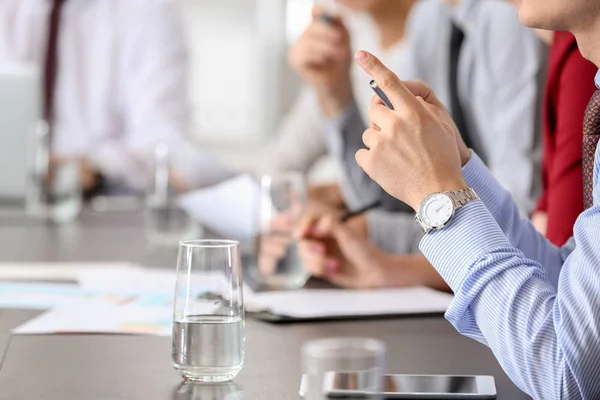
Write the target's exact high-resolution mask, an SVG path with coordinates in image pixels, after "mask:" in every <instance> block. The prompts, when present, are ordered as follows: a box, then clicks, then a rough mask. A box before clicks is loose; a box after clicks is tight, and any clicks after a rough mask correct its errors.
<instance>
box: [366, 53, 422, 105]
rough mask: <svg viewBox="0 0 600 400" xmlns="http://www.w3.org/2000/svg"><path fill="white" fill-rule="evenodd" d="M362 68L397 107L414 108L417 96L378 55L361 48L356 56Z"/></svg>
mask: <svg viewBox="0 0 600 400" xmlns="http://www.w3.org/2000/svg"><path fill="white" fill-rule="evenodd" d="M354 59H355V60H356V62H357V63H358V65H360V66H361V68H362V69H363V70H364V71H365V72H366V73H367V74H369V76H371V78H373V79H374V80H375V82H377V85H379V87H380V88H381V90H383V91H384V92H385V94H386V95H387V96H388V97H389V99H390V100H391V102H392V104H394V106H395V108H396V109H398V108H401V107H405V108H412V107H415V106H416V104H417V102H416V99H415V96H414V95H413V94H412V93H411V92H410V90H408V89H407V88H406V86H404V84H403V83H402V81H400V79H399V78H398V77H397V76H396V74H394V73H393V72H392V71H390V70H389V69H388V68H387V67H386V66H385V65H383V63H382V62H381V61H379V59H378V58H377V57H375V56H374V55H372V54H371V53H369V52H367V51H364V50H361V51H359V52H358V53H356V55H355V56H354Z"/></svg>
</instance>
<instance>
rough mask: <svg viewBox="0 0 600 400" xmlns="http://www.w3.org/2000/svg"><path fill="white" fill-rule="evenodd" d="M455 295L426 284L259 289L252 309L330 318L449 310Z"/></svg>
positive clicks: (253, 299)
mask: <svg viewBox="0 0 600 400" xmlns="http://www.w3.org/2000/svg"><path fill="white" fill-rule="evenodd" d="M452 297H453V296H452V295H450V294H448V293H442V292H438V291H435V290H433V289H429V288H424V287H414V288H399V289H382V290H337V289H314V290H308V289H303V290H297V291H276V292H265V293H255V294H254V295H253V296H252V297H251V298H250V299H249V300H248V301H247V302H246V304H247V307H246V308H247V310H249V311H269V312H270V313H272V314H275V315H282V316H287V317H292V318H327V317H350V316H371V315H373V316H377V315H402V314H407V315H409V314H429V313H442V312H445V311H446V309H447V308H448V306H449V305H450V302H451V301H452Z"/></svg>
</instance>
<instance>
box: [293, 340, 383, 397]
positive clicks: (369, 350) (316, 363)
mask: <svg viewBox="0 0 600 400" xmlns="http://www.w3.org/2000/svg"><path fill="white" fill-rule="evenodd" d="M302 353H303V360H304V366H303V368H304V373H305V374H306V376H307V378H308V381H307V389H308V392H307V394H308V395H307V397H306V399H307V400H322V399H325V398H327V396H326V394H325V390H326V387H325V386H326V384H325V383H326V380H327V379H328V378H331V377H332V374H331V372H346V373H348V372H356V373H357V374H350V375H349V377H350V378H352V377H354V378H356V379H357V381H356V382H344V383H345V386H346V387H348V388H349V389H361V391H363V392H364V396H363V397H361V398H363V399H369V400H374V399H380V393H381V392H382V389H383V379H384V374H385V353H386V346H385V343H383V342H381V341H379V340H376V339H367V338H330V339H320V340H314V341H311V342H308V343H306V344H305V345H304V347H303V349H302ZM358 380H360V382H358Z"/></svg>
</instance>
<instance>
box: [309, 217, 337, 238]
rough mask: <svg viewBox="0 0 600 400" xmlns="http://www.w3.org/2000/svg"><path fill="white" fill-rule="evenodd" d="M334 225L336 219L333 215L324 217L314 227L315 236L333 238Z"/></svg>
mask: <svg viewBox="0 0 600 400" xmlns="http://www.w3.org/2000/svg"><path fill="white" fill-rule="evenodd" d="M333 225H334V217H333V215H331V214H327V215H324V216H323V217H321V218H320V219H319V221H318V222H317V223H316V225H315V226H314V227H313V234H314V235H315V236H317V237H321V238H326V237H331V235H332V231H333Z"/></svg>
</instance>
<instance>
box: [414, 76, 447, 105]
mask: <svg viewBox="0 0 600 400" xmlns="http://www.w3.org/2000/svg"><path fill="white" fill-rule="evenodd" d="M403 83H404V86H406V88H407V89H408V90H410V92H411V93H412V94H413V95H414V96H418V97H421V98H423V100H425V102H427V103H429V104H431V105H434V106H435V107H438V108H441V109H444V110H445V109H446V107H445V106H444V104H443V103H442V102H441V101H440V100H439V99H438V98H437V96H436V95H435V92H434V91H433V89H431V87H429V85H427V84H426V83H425V82H423V81H403Z"/></svg>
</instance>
